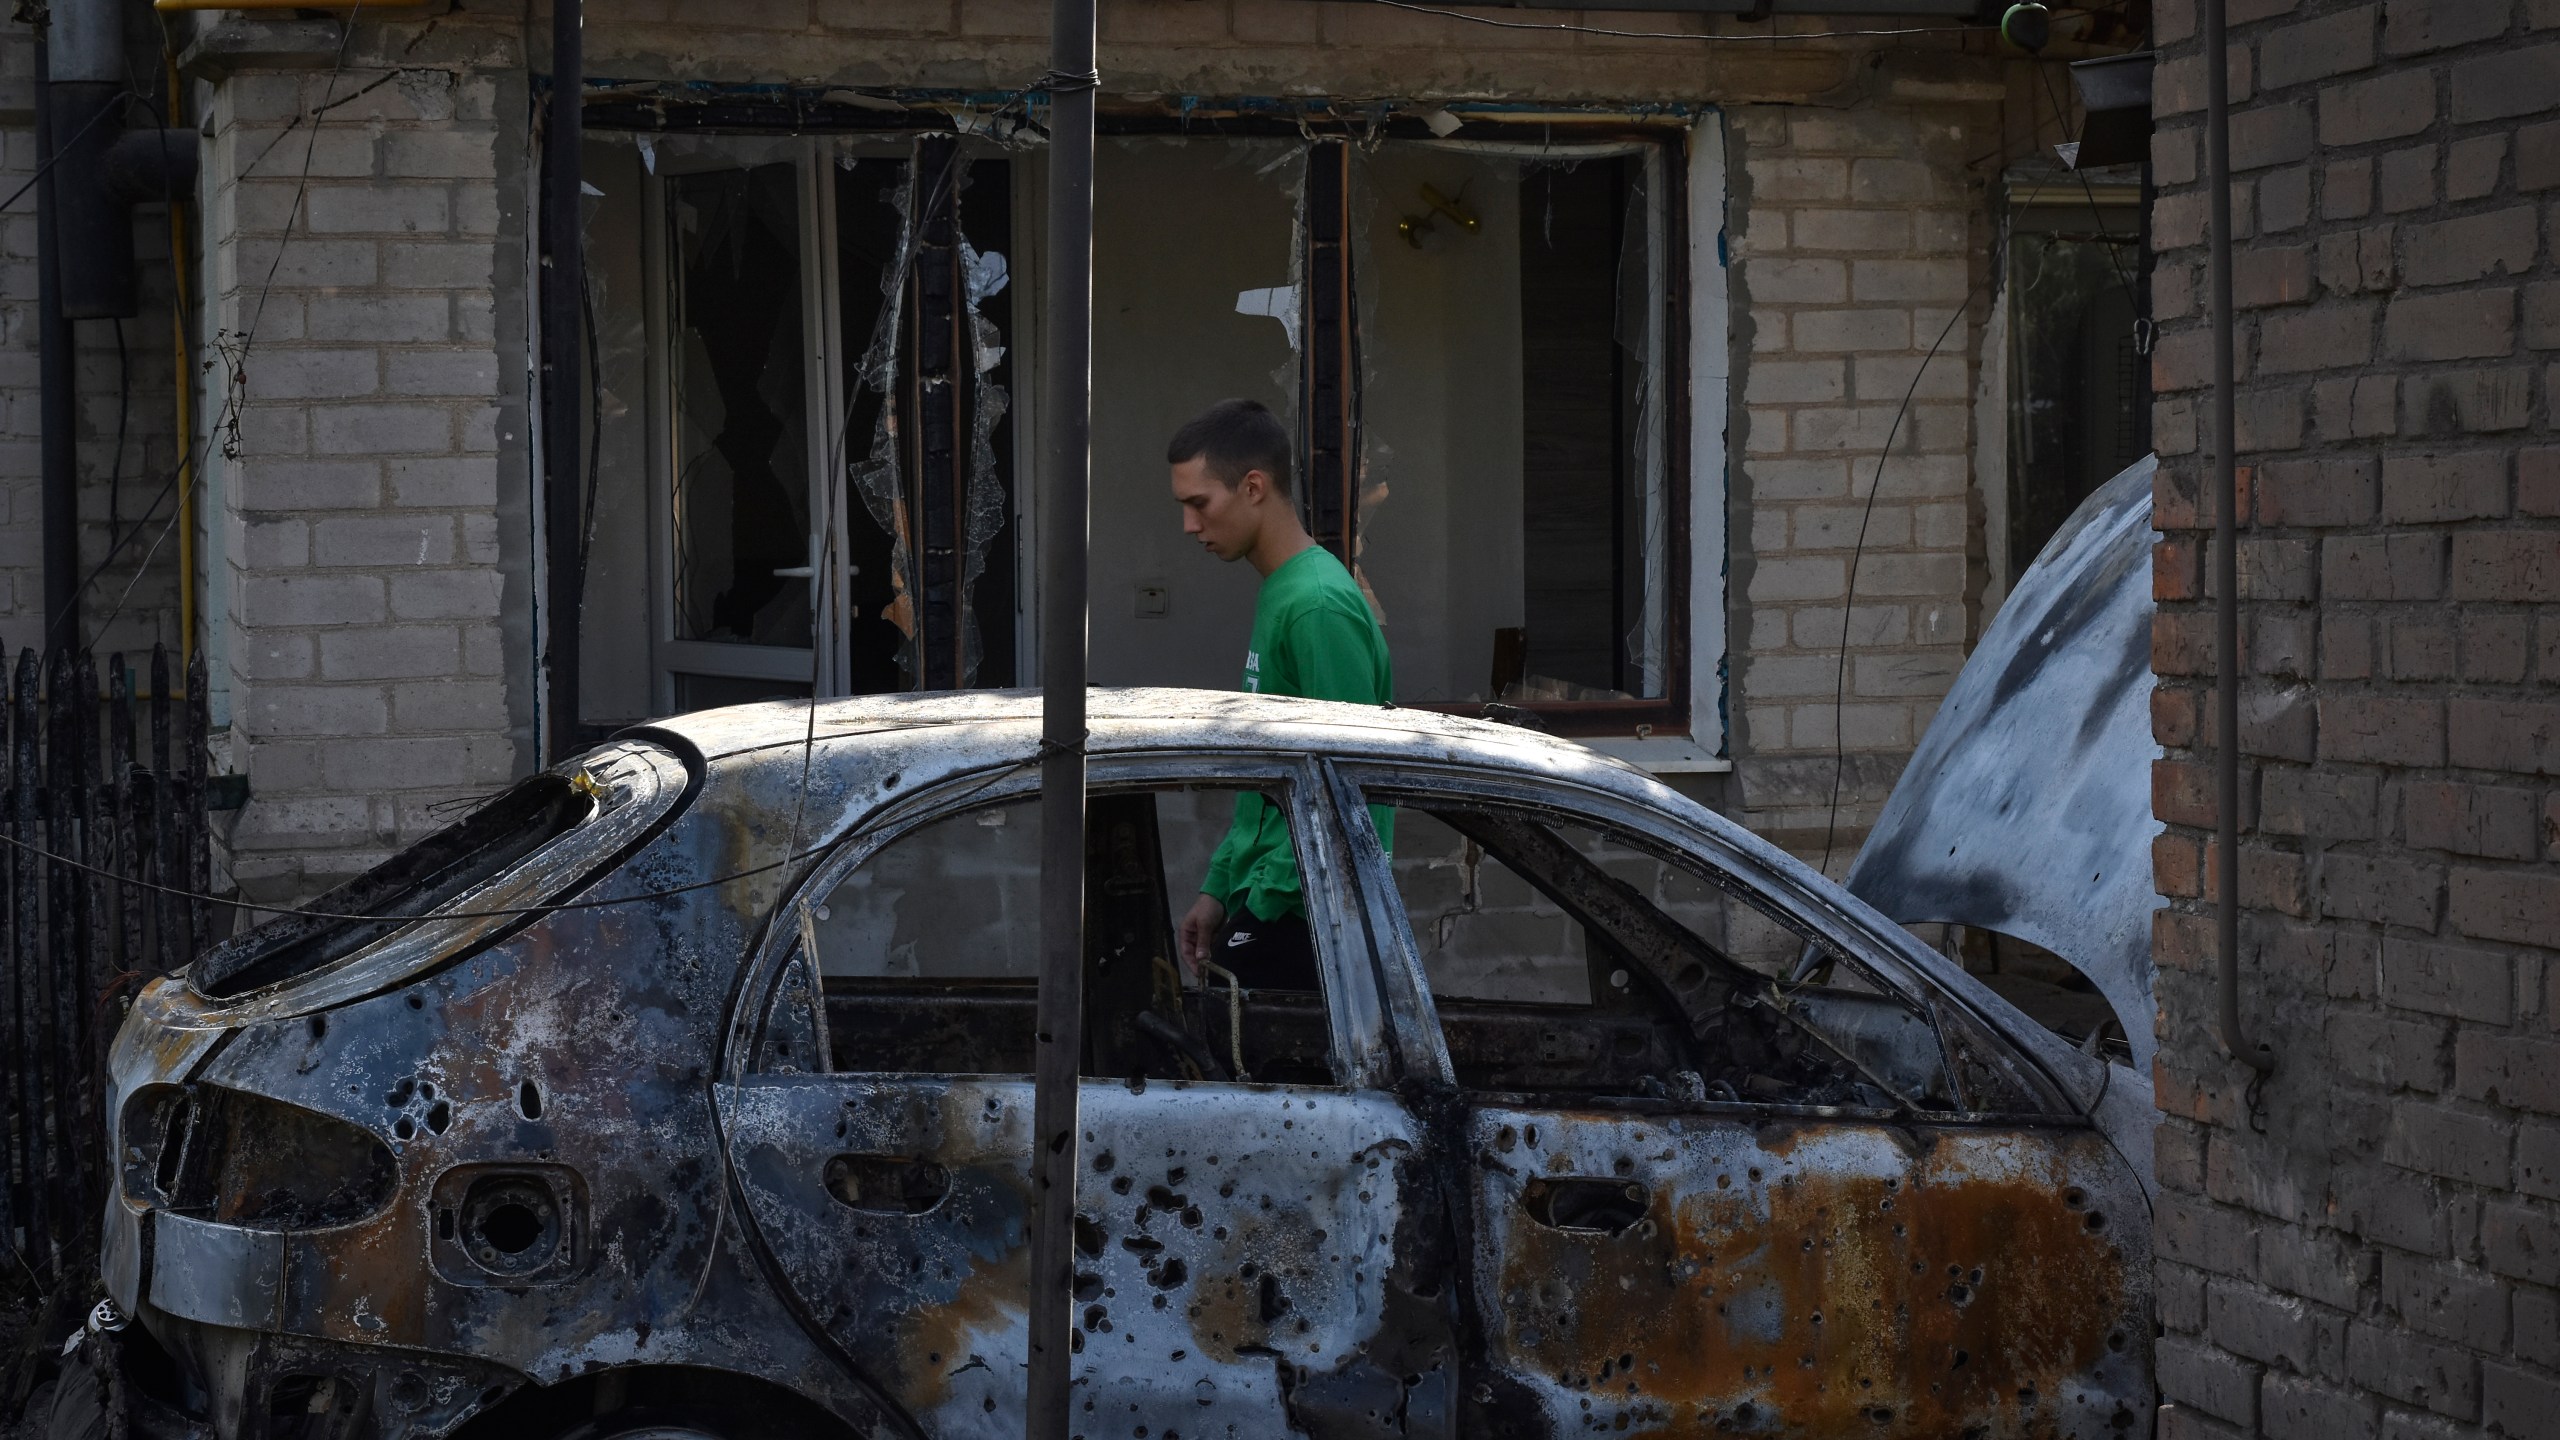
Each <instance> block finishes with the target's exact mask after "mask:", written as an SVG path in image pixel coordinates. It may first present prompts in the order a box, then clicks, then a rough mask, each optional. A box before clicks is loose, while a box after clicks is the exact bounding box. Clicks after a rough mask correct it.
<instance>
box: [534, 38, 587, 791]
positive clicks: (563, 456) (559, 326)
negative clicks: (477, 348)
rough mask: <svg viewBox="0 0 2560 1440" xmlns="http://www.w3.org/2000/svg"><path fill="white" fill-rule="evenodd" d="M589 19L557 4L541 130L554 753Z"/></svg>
mask: <svg viewBox="0 0 2560 1440" xmlns="http://www.w3.org/2000/svg"><path fill="white" fill-rule="evenodd" d="M585 23H586V17H585V13H584V6H583V3H582V0H552V5H551V109H550V113H549V114H548V116H547V117H545V118H546V120H547V122H548V123H547V124H546V126H545V128H544V130H543V133H542V244H543V252H542V518H543V533H544V537H545V543H544V549H545V550H546V551H547V552H548V553H546V554H545V555H544V556H543V559H544V562H545V565H546V569H545V570H544V574H545V575H546V576H547V577H548V579H547V583H546V584H545V585H544V586H543V596H542V599H543V609H544V611H545V612H546V613H545V614H544V617H543V659H544V664H545V666H546V669H545V673H544V683H543V704H544V709H545V710H546V711H547V712H548V715H547V719H548V723H547V724H546V725H545V726H544V727H543V729H544V731H545V732H546V739H547V740H548V742H549V743H548V752H549V754H550V755H551V757H552V758H553V759H558V758H560V757H561V756H563V755H566V754H567V753H569V751H571V750H572V749H574V748H576V745H577V735H578V715H577V706H578V608H579V604H580V601H581V599H582V598H583V592H584V591H585V589H586V585H585V577H584V576H583V575H582V574H581V573H580V572H579V569H578V563H577V557H578V550H579V545H578V537H579V535H580V534H581V533H582V527H583V526H584V525H585V524H586V517H585V516H584V515H582V514H580V513H579V511H580V510H581V509H582V508H584V503H585V501H584V497H583V496H582V494H581V493H580V488H581V487H580V485H579V477H580V476H581V475H582V474H583V473H584V471H583V469H582V467H581V466H580V464H579V449H580V446H579V441H580V438H581V435H582V432H583V430H584V428H585V418H586V385H585V384H584V381H585V378H586V356H585V353H584V351H583V350H582V349H581V338H582V335H583V331H582V330H581V329H580V327H579V323H578V322H579V313H580V311H579V303H580V300H581V298H582V297H583V295H584V293H585V290H586V271H585V259H586V257H585V251H584V247H583V246H582V245H581V244H580V237H579V233H578V232H579V224H580V218H581V217H580V215H579V205H578V193H579V190H578V182H579V180H580V179H581V178H582V176H583V174H584V168H583V166H582V165H581V164H580V155H579V146H580V144H581V142H582V141H583V140H584V138H585V133H586V127H585V112H584V110H583V108H582V102H583V98H584V93H585V90H586V83H587V82H586V68H587V67H586V43H585V42H586V37H585V34H584V26H585Z"/></svg>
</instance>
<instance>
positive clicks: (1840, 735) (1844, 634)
mask: <svg viewBox="0 0 2560 1440" xmlns="http://www.w3.org/2000/svg"><path fill="white" fill-rule="evenodd" d="M1965 309H1966V307H1965V306H1964V305H1958V306H1957V307H1956V308H1955V311H1954V313H1952V314H1950V315H1948V316H1947V323H1946V326H1945V328H1944V329H1941V330H1940V331H1939V332H1938V338H1937V339H1935V340H1932V341H1930V342H1929V353H1928V354H1926V355H1923V356H1921V357H1920V367H1919V368H1918V369H1916V370H1914V371H1912V372H1911V384H1910V385H1909V387H1907V388H1906V389H1904V390H1903V392H1902V405H1901V407H1900V408H1899V409H1896V410H1895V411H1894V412H1893V424H1892V425H1891V426H1890V427H1888V428H1887V429H1886V430H1885V432H1884V448H1882V449H1881V450H1878V451H1877V452H1876V475H1875V479H1874V480H1872V481H1870V482H1868V485H1867V504H1866V508H1865V509H1864V510H1862V511H1860V512H1859V515H1858V540H1857V543H1856V544H1855V545H1853V546H1852V547H1850V550H1849V594H1848V598H1847V599H1845V600H1842V601H1841V602H1840V664H1839V668H1838V669H1837V670H1835V671H1834V672H1833V674H1832V677H1831V813H1830V816H1829V818H1828V819H1826V820H1824V822H1823V825H1822V865H1821V867H1820V868H1821V871H1822V873H1823V874H1825V875H1828V874H1830V873H1831V842H1832V840H1833V839H1834V838H1835V837H1836V836H1837V834H1838V832H1839V828H1840V772H1841V771H1842V770H1844V769H1846V768H1847V767H1848V763H1849V753H1848V752H1849V744H1848V736H1847V735H1846V734H1845V733H1844V732H1843V731H1842V729H1841V725H1840V717H1841V714H1842V712H1843V710H1844V709H1845V708H1846V703H1847V697H1848V693H1849V621H1850V617H1851V615H1852V614H1853V613H1854V611H1855V609H1856V606H1857V603H1858V559H1859V557H1860V556H1863V555H1864V554H1866V551H1867V522H1868V521H1870V520H1873V519H1874V518H1875V514H1876V497H1877V496H1878V495H1881V494H1883V493H1884V468H1885V465H1886V464H1887V463H1888V462H1889V461H1891V460H1892V459H1893V442H1894V439H1895V438H1896V437H1897V436H1899V435H1900V434H1901V433H1902V419H1903V417H1904V416H1906V415H1908V414H1910V413H1911V397H1912V396H1914V395H1917V394H1919V393H1920V377H1921V376H1923V375H1926V374H1927V373H1929V362H1930V361H1932V360H1935V359H1937V358H1938V348H1939V347H1940V346H1942V345H1944V344H1946V343H1947V337H1948V336H1949V335H1952V334H1954V333H1955V329H1956V322H1957V321H1958V320H1961V319H1963V318H1964V312H1965Z"/></svg>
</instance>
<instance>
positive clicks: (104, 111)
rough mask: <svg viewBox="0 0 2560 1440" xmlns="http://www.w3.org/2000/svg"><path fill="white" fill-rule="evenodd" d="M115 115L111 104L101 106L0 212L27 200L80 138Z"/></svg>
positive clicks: (0, 206) (56, 148)
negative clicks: (29, 192)
mask: <svg viewBox="0 0 2560 1440" xmlns="http://www.w3.org/2000/svg"><path fill="white" fill-rule="evenodd" d="M116 98H118V99H128V98H130V96H129V95H126V96H118V97H116ZM114 113H115V106H113V105H112V104H109V105H101V106H99V107H98V113H97V114H95V115H92V116H90V117H89V123H88V124H86V125H83V126H81V127H80V128H79V129H77V130H74V131H72V132H71V138H70V139H68V140H65V141H62V142H61V143H59V144H57V145H55V146H54V147H53V158H51V159H49V160H47V161H45V162H44V163H43V164H41V165H39V166H37V167H36V173H34V174H33V175H30V176H28V177H27V183H26V184H24V185H21V186H19V187H18V188H17V189H15V190H12V191H10V192H9V198H8V199H6V200H0V210H6V209H8V208H9V207H10V206H12V205H15V204H17V203H18V202H19V201H20V200H22V199H25V198H26V194H27V192H28V191H30V190H33V189H34V188H36V185H37V183H38V182H40V181H42V180H43V179H44V177H45V176H47V175H50V174H52V173H53V167H54V166H56V165H58V164H60V163H62V157H63V156H65V155H68V154H70V153H71V147H72V146H74V145H77V144H79V143H80V137H81V136H83V135H86V134H88V133H89V132H90V131H92V130H95V129H97V128H98V122H99V121H101V120H104V119H106V118H107V117H108V116H109V115H112V114H114Z"/></svg>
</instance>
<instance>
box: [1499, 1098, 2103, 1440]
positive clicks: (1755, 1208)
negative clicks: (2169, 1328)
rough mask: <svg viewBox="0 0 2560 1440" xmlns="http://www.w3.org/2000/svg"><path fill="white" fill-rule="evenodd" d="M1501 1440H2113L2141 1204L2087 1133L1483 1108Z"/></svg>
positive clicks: (2099, 1142) (2093, 1136) (2095, 1139)
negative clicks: (1535, 1439) (1809, 1439)
mask: <svg viewBox="0 0 2560 1440" xmlns="http://www.w3.org/2000/svg"><path fill="white" fill-rule="evenodd" d="M1469 1125H1470V1134H1469V1140H1470V1141H1471V1143H1472V1144H1473V1145H1474V1146H1475V1147H1476V1155H1477V1161H1478V1163H1477V1165H1476V1167H1475V1175H1476V1177H1477V1178H1476V1204H1477V1214H1478V1216H1479V1217H1480V1223H1481V1224H1482V1225H1483V1226H1484V1228H1485V1235H1484V1237H1483V1239H1482V1240H1481V1242H1480V1243H1479V1245H1478V1247H1477V1254H1478V1256H1479V1259H1478V1262H1477V1263H1478V1266H1479V1270H1478V1276H1477V1295H1478V1305H1479V1307H1480V1308H1481V1310H1482V1312H1483V1319H1484V1323H1485V1326H1486V1332H1487V1335H1488V1337H1489V1339H1490V1349H1491V1351H1492V1356H1493V1359H1494V1362H1495V1364H1496V1365H1498V1366H1499V1367H1500V1368H1501V1369H1502V1370H1504V1371H1506V1372H1507V1373H1508V1374H1509V1376H1511V1377H1513V1379H1514V1380H1515V1382H1516V1384H1517V1387H1518V1389H1517V1392H1516V1393H1517V1396H1518V1400H1519V1402H1520V1403H1519V1407H1518V1410H1517V1411H1515V1412H1513V1413H1514V1415H1515V1417H1516V1418H1513V1419H1512V1420H1511V1421H1510V1422H1509V1423H1508V1424H1506V1426H1505V1427H1504V1429H1503V1430H1502V1432H1501V1433H1505V1434H1520V1435H1555V1434H1564V1433H1568V1432H1571V1431H1576V1430H1585V1429H1598V1430H1608V1431H1613V1432H1619V1433H1625V1434H1630V1435H1659V1436H1671V1435H1696V1434H1701V1433H1710V1432H1714V1431H1719V1430H1738V1431H1742V1432H1745V1433H1777V1434H1805V1435H1843V1434H1860V1435H1867V1434H1874V1435H1910V1436H1948V1435H1959V1434H1962V1435H1982V1436H1997V1435H2069V1436H2089V1437H2097V1436H2115V1435H2122V1434H2125V1433H2127V1432H2128V1430H2129V1429H2132V1428H2134V1427H2136V1426H2137V1424H2140V1425H2147V1424H2148V1423H2149V1422H2148V1415H2147V1413H2143V1412H2141V1411H2140V1410H2139V1409H2138V1407H2140V1406H2141V1404H2142V1400H2143V1396H2144V1394H2145V1392H2146V1391H2147V1389H2148V1375H2147V1369H2148V1367H2147V1364H2146V1363H2145V1361H2144V1359H2143V1353H2144V1352H2145V1351H2147V1350H2148V1348H2149V1347H2148V1336H2149V1324H2150V1320H2149V1315H2150V1307H2149V1303H2148V1302H2149V1278H2148V1266H2147V1263H2146V1257H2145V1256H2144V1254H2143V1251H2142V1247H2141V1245H2140V1243H2139V1242H2138V1241H2137V1242H2135V1246H2134V1249H2133V1250H2132V1252H2131V1253H2128V1252H2127V1250H2126V1248H2125V1246H2124V1244H2123V1243H2122V1240H2123V1233H2124V1232H2139V1231H2140V1230H2142V1229H2143V1228H2144V1227H2145V1226H2146V1225H2147V1217H2146V1215H2145V1211H2144V1208H2143V1205H2142V1201H2141V1195H2140V1192H2139V1190H2138V1188H2137V1187H2136V1186H2135V1185H2134V1183H2133V1181H2132V1179H2131V1177H2130V1176H2128V1175H2126V1174H2125V1172H2124V1169H2123V1167H2122V1165H2121V1164H2120V1163H2119V1162H2118V1161H2117V1159H2116V1157H2115V1156H2114V1155H2113V1154H2112V1153H2111V1152H2109V1151H2108V1150H2107V1148H2106V1144H2105V1142H2104V1140H2103V1139H2102V1138H2100V1137H2099V1136H2097V1135H2096V1134H2095V1133H2093V1132H2091V1131H2089V1130H2086V1129H2077V1130H2068V1131H2053V1130H2044V1129H2036V1128H2021V1127H2010V1126H2001V1125H1987V1126H1968V1125H1932V1124H1913V1125H1908V1126H1890V1125H1880V1124H1874V1123H1862V1122H1852V1121H1842V1120H1811V1121H1807V1120H1795V1121H1790V1120H1786V1119H1778V1118H1771V1119H1768V1120H1765V1121H1762V1122H1759V1123H1756V1124H1755V1123H1753V1122H1751V1121H1747V1120H1735V1119H1726V1118H1721V1117H1705V1116H1644V1117H1634V1116H1626V1115H1612V1114H1605V1113H1592V1112H1571V1111H1565V1112H1558V1111H1537V1110H1519V1109H1510V1108H1501V1107H1488V1108H1486V1109H1484V1110H1481V1111H1478V1112H1477V1113H1476V1114H1474V1115H1473V1116H1471V1117H1470V1121H1469Z"/></svg>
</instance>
